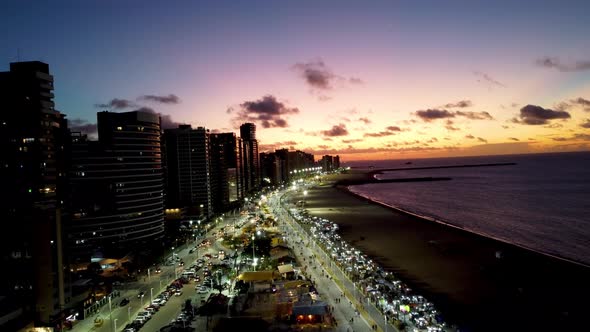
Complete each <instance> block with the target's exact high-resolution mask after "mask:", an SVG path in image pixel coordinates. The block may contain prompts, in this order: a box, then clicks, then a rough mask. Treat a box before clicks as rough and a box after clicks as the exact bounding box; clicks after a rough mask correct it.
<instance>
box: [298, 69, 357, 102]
mask: <svg viewBox="0 0 590 332" xmlns="http://www.w3.org/2000/svg"><path fill="white" fill-rule="evenodd" d="M291 68H292V69H293V70H294V71H295V72H297V73H298V74H299V75H300V76H301V77H302V78H303V79H304V80H305V82H306V83H307V84H308V85H309V87H310V88H311V93H312V94H314V95H317V97H318V99H319V100H320V101H328V100H330V99H332V98H331V97H330V96H327V95H326V94H325V92H326V91H330V90H332V89H334V87H335V85H336V83H340V84H346V83H349V84H356V85H358V84H364V82H363V80H362V79H360V78H358V77H350V78H348V79H346V78H345V77H343V76H340V75H336V74H334V72H333V71H332V70H331V69H330V68H329V67H328V66H327V65H326V64H325V63H324V61H323V60H322V59H315V60H311V61H309V62H304V63H301V62H298V63H296V64H294V65H293V66H292V67H291Z"/></svg>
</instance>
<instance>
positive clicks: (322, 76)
mask: <svg viewBox="0 0 590 332" xmlns="http://www.w3.org/2000/svg"><path fill="white" fill-rule="evenodd" d="M293 69H294V70H295V71H297V72H299V74H300V75H301V76H302V77H303V79H304V80H305V82H306V83H307V84H309V85H310V86H311V87H312V88H314V89H319V90H330V89H332V88H333V86H332V84H333V81H334V80H335V79H336V78H337V76H336V75H335V74H334V73H333V72H332V71H331V70H330V69H329V68H328V67H327V66H326V64H325V63H324V61H322V60H321V59H317V60H312V61H310V62H306V63H296V64H294V65H293Z"/></svg>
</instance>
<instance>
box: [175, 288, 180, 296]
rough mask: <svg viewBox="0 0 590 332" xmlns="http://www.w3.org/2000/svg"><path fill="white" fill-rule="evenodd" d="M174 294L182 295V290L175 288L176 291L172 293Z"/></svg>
mask: <svg viewBox="0 0 590 332" xmlns="http://www.w3.org/2000/svg"><path fill="white" fill-rule="evenodd" d="M174 295H176V296H180V295H182V291H181V290H180V289H179V290H177V291H176V292H175V293H174Z"/></svg>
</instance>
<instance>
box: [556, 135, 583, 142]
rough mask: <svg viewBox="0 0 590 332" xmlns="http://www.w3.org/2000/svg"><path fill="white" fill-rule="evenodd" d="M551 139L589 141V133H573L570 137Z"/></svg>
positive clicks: (558, 140)
mask: <svg viewBox="0 0 590 332" xmlns="http://www.w3.org/2000/svg"><path fill="white" fill-rule="evenodd" d="M551 139H552V140H554V141H556V142H565V141H590V134H574V135H572V136H570V137H553V138H551Z"/></svg>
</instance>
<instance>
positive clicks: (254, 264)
mask: <svg viewBox="0 0 590 332" xmlns="http://www.w3.org/2000/svg"><path fill="white" fill-rule="evenodd" d="M254 238H255V237H254V235H252V266H253V268H254V271H256V253H255V252H254V247H255V246H256V244H254Z"/></svg>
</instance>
